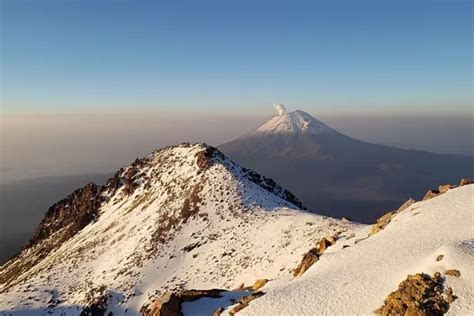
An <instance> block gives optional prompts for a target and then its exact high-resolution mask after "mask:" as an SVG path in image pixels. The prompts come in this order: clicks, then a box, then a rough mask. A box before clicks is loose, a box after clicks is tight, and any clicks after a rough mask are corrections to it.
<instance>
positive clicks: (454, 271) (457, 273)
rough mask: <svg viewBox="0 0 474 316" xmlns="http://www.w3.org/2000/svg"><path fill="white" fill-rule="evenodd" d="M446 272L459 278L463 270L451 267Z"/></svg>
mask: <svg viewBox="0 0 474 316" xmlns="http://www.w3.org/2000/svg"><path fill="white" fill-rule="evenodd" d="M444 274H446V275H449V276H453V277H456V278H459V277H460V276H461V272H459V270H456V269H449V270H447V271H446V272H445V273H444Z"/></svg>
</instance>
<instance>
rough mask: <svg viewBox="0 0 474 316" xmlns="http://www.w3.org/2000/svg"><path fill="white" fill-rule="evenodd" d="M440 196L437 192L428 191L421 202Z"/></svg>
mask: <svg viewBox="0 0 474 316" xmlns="http://www.w3.org/2000/svg"><path fill="white" fill-rule="evenodd" d="M439 194H440V192H439V190H435V189H433V190H429V191H428V192H426V194H425V196H424V197H423V201H426V200H430V199H432V198H434V197H437V196H438V195H439Z"/></svg>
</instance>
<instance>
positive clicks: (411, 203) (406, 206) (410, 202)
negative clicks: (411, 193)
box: [397, 198, 416, 212]
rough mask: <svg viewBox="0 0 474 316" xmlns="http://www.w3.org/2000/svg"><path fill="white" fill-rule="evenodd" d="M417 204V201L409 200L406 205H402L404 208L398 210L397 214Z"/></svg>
mask: <svg viewBox="0 0 474 316" xmlns="http://www.w3.org/2000/svg"><path fill="white" fill-rule="evenodd" d="M415 203H416V201H415V199H412V198H409V199H408V200H407V201H406V202H405V203H403V204H402V206H400V207H399V208H398V210H397V212H401V211H404V210H406V209H407V208H409V207H410V206H412V205H413V204H415Z"/></svg>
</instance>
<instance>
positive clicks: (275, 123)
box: [250, 110, 339, 135]
mask: <svg viewBox="0 0 474 316" xmlns="http://www.w3.org/2000/svg"><path fill="white" fill-rule="evenodd" d="M278 112H279V114H278V115H275V116H273V117H272V118H270V119H269V120H268V121H266V122H265V123H263V124H262V125H260V126H259V127H258V128H257V129H256V130H255V131H253V132H252V133H251V134H250V135H252V134H268V133H299V134H300V133H301V134H305V133H307V134H313V135H327V134H339V132H338V131H336V130H334V129H332V128H330V127H329V126H327V125H326V124H324V123H323V122H321V121H319V120H317V119H315V118H314V117H312V116H311V115H310V114H308V113H306V112H303V111H301V110H296V111H293V112H286V111H283V110H279V111H278Z"/></svg>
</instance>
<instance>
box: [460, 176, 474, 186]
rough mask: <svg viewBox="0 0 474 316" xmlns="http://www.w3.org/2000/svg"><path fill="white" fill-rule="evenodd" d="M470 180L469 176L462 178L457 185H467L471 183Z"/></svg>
mask: <svg viewBox="0 0 474 316" xmlns="http://www.w3.org/2000/svg"><path fill="white" fill-rule="evenodd" d="M471 183H472V180H471V179H469V178H462V179H461V181H460V182H459V186H460V187H462V186H463V185H468V184H471Z"/></svg>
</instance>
